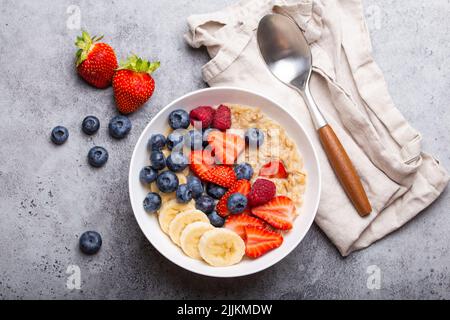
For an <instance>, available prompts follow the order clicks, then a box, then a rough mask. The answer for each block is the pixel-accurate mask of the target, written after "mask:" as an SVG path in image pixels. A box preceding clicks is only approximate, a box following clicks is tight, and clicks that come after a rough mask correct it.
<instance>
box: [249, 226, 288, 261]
mask: <svg viewBox="0 0 450 320" xmlns="http://www.w3.org/2000/svg"><path fill="white" fill-rule="evenodd" d="M244 229H245V235H246V240H245V254H246V255H247V257H249V258H258V257H260V256H262V255H263V254H266V253H267V252H268V251H270V250H273V249H275V248H278V247H279V246H281V244H282V243H283V236H282V235H281V234H280V233H277V232H274V231H270V230H268V229H266V228H262V227H258V226H251V225H249V226H246V227H244Z"/></svg>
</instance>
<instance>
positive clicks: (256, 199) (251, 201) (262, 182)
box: [247, 179, 277, 207]
mask: <svg viewBox="0 0 450 320" xmlns="http://www.w3.org/2000/svg"><path fill="white" fill-rule="evenodd" d="M276 189H277V187H276V186H275V183H273V182H272V181H270V180H267V179H256V181H255V182H254V183H253V186H252V191H250V193H249V194H248V195H247V200H248V205H249V206H250V207H256V206H260V205H263V204H265V203H267V202H269V201H270V200H271V199H272V198H273V197H275V193H276Z"/></svg>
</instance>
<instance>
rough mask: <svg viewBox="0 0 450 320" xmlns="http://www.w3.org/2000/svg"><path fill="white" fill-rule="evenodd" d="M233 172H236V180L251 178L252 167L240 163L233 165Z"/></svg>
mask: <svg viewBox="0 0 450 320" xmlns="http://www.w3.org/2000/svg"><path fill="white" fill-rule="evenodd" d="M234 172H235V173H236V178H237V179H238V180H242V179H245V180H251V179H252V177H253V168H252V166H251V165H250V164H248V163H240V164H238V165H237V166H235V167H234Z"/></svg>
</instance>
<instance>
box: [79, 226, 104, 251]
mask: <svg viewBox="0 0 450 320" xmlns="http://www.w3.org/2000/svg"><path fill="white" fill-rule="evenodd" d="M101 246H102V237H101V236H100V234H99V233H98V232H96V231H86V232H85V233H83V234H82V235H81V237H80V250H81V251H82V252H83V253H85V254H95V253H97V252H98V250H100V247H101Z"/></svg>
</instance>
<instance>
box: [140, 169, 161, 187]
mask: <svg viewBox="0 0 450 320" xmlns="http://www.w3.org/2000/svg"><path fill="white" fill-rule="evenodd" d="M156 177H158V172H156V170H155V169H153V168H152V167H150V166H147V167H143V168H142V169H141V172H140V173H139V180H140V181H141V183H143V184H150V183H152V182H153V181H155V180H156Z"/></svg>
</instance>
